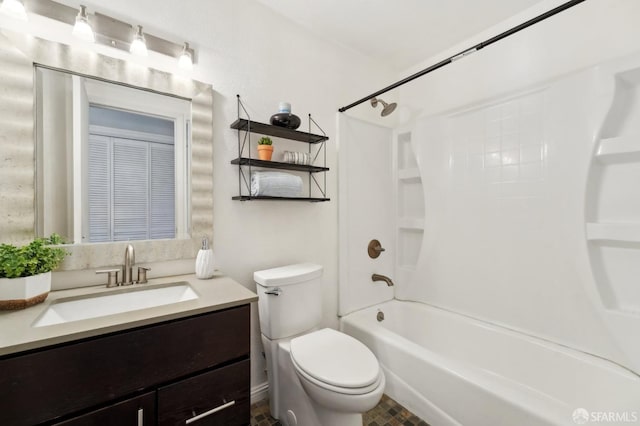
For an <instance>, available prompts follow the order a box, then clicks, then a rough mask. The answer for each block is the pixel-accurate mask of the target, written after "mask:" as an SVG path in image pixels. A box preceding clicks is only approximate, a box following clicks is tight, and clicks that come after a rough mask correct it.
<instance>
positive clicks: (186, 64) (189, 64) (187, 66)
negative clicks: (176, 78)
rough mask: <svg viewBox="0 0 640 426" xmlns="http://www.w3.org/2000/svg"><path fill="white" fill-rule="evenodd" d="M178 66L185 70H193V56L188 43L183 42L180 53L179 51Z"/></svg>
mask: <svg viewBox="0 0 640 426" xmlns="http://www.w3.org/2000/svg"><path fill="white" fill-rule="evenodd" d="M178 67H180V68H182V69H183V70H187V71H191V70H193V58H192V57H191V52H190V51H189V43H185V44H184V47H183V48H182V53H180V57H178Z"/></svg>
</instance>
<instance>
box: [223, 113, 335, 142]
mask: <svg viewBox="0 0 640 426" xmlns="http://www.w3.org/2000/svg"><path fill="white" fill-rule="evenodd" d="M230 127H231V128H232V129H236V130H244V131H245V132H251V133H260V134H261V135H267V136H275V137H277V138H284V139H289V140H292V141H298V142H305V143H320V142H323V141H326V140H329V137H328V136H325V135H316V134H313V133H307V132H299V131H298V130H292V129H287V128H286V127H278V126H272V125H271V124H264V123H260V122H257V121H251V120H247V119H244V118H238V119H237V120H236V121H234V122H233V123H232V124H231V126H230Z"/></svg>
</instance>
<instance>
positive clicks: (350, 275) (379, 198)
mask: <svg viewBox="0 0 640 426" xmlns="http://www.w3.org/2000/svg"><path fill="white" fill-rule="evenodd" d="M391 137H392V131H391V129H388V128H386V127H382V126H378V125H375V124H371V123H367V122H364V121H362V120H358V119H356V118H352V117H349V116H347V115H345V114H340V115H338V144H339V149H338V180H339V182H340V185H339V187H338V190H339V193H338V198H339V199H340V202H339V206H338V228H339V232H340V239H339V250H340V255H339V267H338V269H339V277H340V282H341V283H345V285H340V286H339V287H338V313H339V315H346V314H348V313H350V312H353V311H356V310H358V309H362V308H364V307H367V306H371V305H375V304H376V303H380V302H384V301H386V300H391V299H393V292H394V287H388V286H387V285H385V284H384V283H383V282H376V283H374V282H372V280H371V275H372V274H383V275H386V276H388V277H390V278H391V279H393V280H395V275H394V263H395V250H394V248H395V232H394V222H395V221H394V211H393V209H392V208H390V207H391V205H392V204H391V202H392V201H391V200H393V185H392V179H391V177H392V168H391V162H390V161H389V159H390V158H391V156H392V152H391V143H390V141H391ZM373 239H377V240H379V241H380V243H381V244H382V247H384V248H385V251H384V252H382V253H381V254H380V256H379V257H378V258H376V259H371V258H370V257H369V255H368V254H367V245H368V244H369V241H371V240H373Z"/></svg>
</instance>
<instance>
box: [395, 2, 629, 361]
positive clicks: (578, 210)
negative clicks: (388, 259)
mask: <svg viewBox="0 0 640 426" xmlns="http://www.w3.org/2000/svg"><path fill="white" fill-rule="evenodd" d="M557 3H558V2H544V3H543V4H542V5H541V6H540V7H537V8H536V9H535V10H530V11H528V13H526V14H523V15H521V16H519V17H515V18H513V19H511V20H509V21H508V22H505V23H503V24H501V25H499V26H496V27H494V28H493V29H490V30H488V31H486V32H484V33H483V34H480V35H478V36H476V37H473V38H472V39H469V40H467V41H465V42H463V43H461V44H460V45H459V46H456V47H454V48H452V49H451V50H449V51H447V52H443V53H442V55H439V56H438V58H430V59H428V60H426V61H425V62H424V63H423V64H420V65H418V66H416V67H414V68H412V69H410V70H406V72H405V73H403V75H407V74H409V73H412V72H415V71H416V70H417V69H419V68H422V67H424V66H427V65H430V64H432V63H435V62H437V61H438V60H439V59H442V58H444V57H446V56H449V55H451V54H453V53H457V52H459V51H461V50H463V49H464V48H466V47H469V46H472V45H474V44H476V43H478V42H480V41H482V40H484V39H486V38H488V37H489V36H491V35H495V34H498V33H499V32H501V31H504V30H506V29H507V28H509V27H511V26H513V25H515V24H516V23H519V22H523V21H524V20H526V19H528V18H530V17H532V16H534V15H537V14H538V13H540V12H541V11H542V9H544V10H546V9H549V8H550V7H551V6H552V5H554V4H557ZM639 16H640V2H638V1H636V0H618V1H609V0H591V1H588V2H585V3H582V4H580V5H578V6H576V7H574V8H573V9H571V10H569V11H566V12H564V13H562V14H560V15H557V16H555V17H553V18H551V19H549V20H547V21H545V22H543V23H540V24H538V25H536V26H534V27H531V28H529V29H527V30H524V31H522V32H521V33H518V34H516V35H514V36H512V37H510V38H508V39H506V40H503V41H500V42H498V43H496V44H494V45H492V46H490V47H487V48H485V49H483V50H480V51H479V52H477V53H475V54H473V55H471V56H469V57H467V58H465V59H463V60H460V61H458V62H455V63H453V64H451V65H449V66H447V67H445V68H443V69H440V70H438V71H436V72H434V73H432V74H429V75H427V76H425V77H423V78H421V79H419V80H418V81H415V82H413V83H410V84H408V85H406V86H404V87H403V88H402V89H401V90H400V95H399V103H400V104H401V105H404V106H410V107H411V108H413V110H414V114H415V115H422V116H423V117H425V116H426V117H428V118H426V119H420V120H419V123H422V124H420V125H419V126H418V127H417V129H416V131H415V132H414V133H415V134H414V143H415V144H416V149H417V151H418V156H419V158H418V160H419V164H420V167H421V173H422V181H423V184H424V187H425V189H424V191H425V200H426V203H425V210H426V213H425V215H426V222H425V236H424V240H423V246H422V252H421V254H420V258H419V261H418V272H419V274H420V275H419V277H418V279H416V280H415V281H413V282H411V283H400V287H399V288H398V290H397V293H396V294H397V296H399V297H401V298H408V299H413V300H420V301H424V302H427V303H432V304H435V305H438V306H442V307H445V308H449V309H452V310H455V311H459V312H463V313H466V314H469V315H472V316H476V317H480V318H483V319H486V320H489V321H492V322H496V323H500V324H503V325H506V326H507V327H511V328H515V329H519V330H522V331H524V332H526V333H530V334H534V335H538V336H541V337H544V338H547V339H551V340H555V341H558V342H560V343H563V344H566V345H570V346H573V347H576V348H579V349H582V350H585V351H587V352H591V353H595V354H598V355H601V356H604V357H607V358H610V359H613V360H615V361H618V362H620V363H623V364H625V365H627V366H632V367H634V368H637V367H638V365H637V362H636V361H634V360H633V357H632V356H631V352H629V351H626V352H625V344H624V341H623V339H620V336H617V337H616V336H615V334H616V333H614V332H612V331H611V329H609V327H611V324H607V321H606V319H605V317H604V316H605V313H604V311H603V306H602V303H600V301H599V300H597V299H595V298H594V297H593V296H594V293H593V285H592V280H593V277H592V276H591V271H590V268H589V263H588V259H587V243H586V241H585V239H584V214H585V211H584V204H585V192H584V191H585V187H586V184H587V171H588V168H589V164H590V161H591V155H592V153H593V149H594V144H595V142H596V141H595V140H594V138H595V137H596V136H595V135H596V133H597V131H598V124H600V123H601V121H602V113H603V111H605V109H603V107H606V106H605V105H604V104H602V105H601V104H600V103H602V102H604V100H603V96H604V97H606V96H605V95H607V92H606V91H603V90H602V88H601V87H598V85H597V83H596V81H597V77H596V76H597V71H596V70H590V71H585V72H582V73H579V74H571V73H574V72H575V71H576V70H581V69H584V68H586V67H589V66H591V65H594V64H598V63H602V62H605V61H608V60H610V59H612V58H617V57H620V56H623V55H628V54H630V53H632V52H636V51H639V50H640V43H638V40H640V27H639V26H638V25H637V18H638V17H639ZM565 77H569V78H565ZM530 89H535V90H540V91H539V92H530ZM607 96H608V95H607ZM598 120H600V122H599V121H598ZM510 126H511V127H513V126H515V127H513V129H514V131H513V132H511V133H509V131H507V132H506V133H505V129H507V130H508V129H509V128H510ZM496 131H497V133H496ZM507 133H509V134H507ZM509 135H511V136H514V135H515V137H516V139H515V140H513V138H510V136H509ZM492 144H494V145H495V146H494V147H492ZM496 144H497V145H496ZM536 150H537V151H536ZM491 152H493V153H494V154H497V156H498V157H497V158H498V161H499V162H500V164H498V165H497V167H494V168H492V167H491V164H490V163H491V158H490V154H491ZM512 152H513V153H515V154H514V159H512V160H514V161H513V162H511V160H510V159H509V158H511V157H510V156H511V153H512ZM532 152H537V154H535V155H533V154H532V155H529V156H528V157H527V155H526V153H532ZM525 157H526V158H527V160H526V161H525V160H523V158H525ZM525 163H526V164H525ZM636 323H637V322H636ZM637 332H638V330H637V329H635V330H634V332H633V333H627V336H626V337H627V339H628V340H632V339H635V337H634V335H635V336H637Z"/></svg>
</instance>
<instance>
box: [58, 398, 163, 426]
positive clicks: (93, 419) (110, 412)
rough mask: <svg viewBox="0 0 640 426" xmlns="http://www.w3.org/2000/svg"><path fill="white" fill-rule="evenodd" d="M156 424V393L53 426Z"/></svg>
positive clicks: (134, 425)
mask: <svg viewBox="0 0 640 426" xmlns="http://www.w3.org/2000/svg"><path fill="white" fill-rule="evenodd" d="M155 424H156V393H155V392H149V393H146V394H144V395H140V396H138V397H135V398H131V399H127V400H125V401H122V402H118V403H116V404H113V405H110V406H108V407H104V408H101V409H99V410H96V411H92V412H90V413H87V414H84V415H81V416H78V417H74V418H72V419H70V420H67V421H64V422H60V423H55V426H154V425H155Z"/></svg>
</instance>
